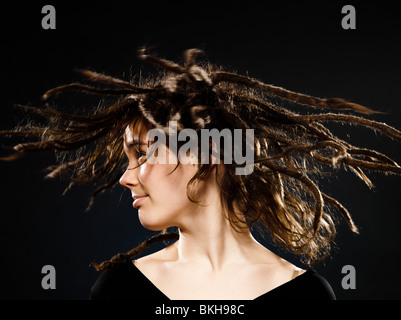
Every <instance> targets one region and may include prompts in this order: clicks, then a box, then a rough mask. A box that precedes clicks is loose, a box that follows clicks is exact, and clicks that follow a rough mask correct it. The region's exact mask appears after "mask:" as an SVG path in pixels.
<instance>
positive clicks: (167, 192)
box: [120, 126, 197, 231]
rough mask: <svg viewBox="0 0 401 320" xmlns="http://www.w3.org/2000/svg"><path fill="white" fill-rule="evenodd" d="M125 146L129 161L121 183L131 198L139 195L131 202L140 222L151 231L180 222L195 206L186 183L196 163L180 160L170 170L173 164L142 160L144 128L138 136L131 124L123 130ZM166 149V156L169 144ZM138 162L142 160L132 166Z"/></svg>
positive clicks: (146, 149) (143, 153)
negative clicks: (129, 192)
mask: <svg viewBox="0 0 401 320" xmlns="http://www.w3.org/2000/svg"><path fill="white" fill-rule="evenodd" d="M124 150H125V153H126V155H127V157H128V161H129V165H128V169H127V170H126V171H125V173H124V174H123V176H122V177H121V179H120V184H121V185H123V186H124V187H126V188H128V189H129V190H130V191H131V194H132V197H133V198H134V199H135V197H142V198H140V199H138V200H136V201H134V203H133V205H134V207H136V208H137V209H138V214H139V220H140V222H141V224H142V225H143V226H144V227H145V228H147V229H149V230H153V231H159V230H163V229H165V228H168V227H171V226H180V225H181V224H183V223H184V221H185V219H186V218H188V217H189V215H190V213H191V212H193V210H194V209H195V206H197V205H196V204H194V203H192V202H191V201H190V200H189V199H188V197H187V193H186V191H187V184H188V182H189V180H190V179H191V178H192V177H193V176H194V175H195V173H196V172H197V166H194V165H192V164H180V165H179V166H178V167H177V169H176V170H175V171H174V172H173V173H171V172H172V171H173V170H174V168H175V167H176V164H160V163H156V164H151V163H149V162H144V160H145V159H146V152H147V151H148V141H146V132H145V134H142V135H141V136H138V135H136V134H135V131H134V130H133V128H132V127H131V126H128V127H127V128H126V131H125V137H124ZM166 153H167V156H168V155H169V150H168V148H166ZM143 162H144V163H143ZM140 163H143V164H142V165H141V166H139V167H138V168H135V167H136V166H137V165H138V164H140ZM170 173H171V174H170Z"/></svg>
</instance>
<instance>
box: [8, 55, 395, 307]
mask: <svg viewBox="0 0 401 320" xmlns="http://www.w3.org/2000/svg"><path fill="white" fill-rule="evenodd" d="M200 53H201V52H200V51H199V50H197V49H190V50H187V51H186V52H185V53H184V56H183V63H182V64H176V63H174V62H172V61H168V60H165V59H162V58H158V57H155V56H153V55H150V54H148V52H147V51H146V50H145V49H141V50H139V57H140V58H141V59H143V60H144V61H146V62H149V63H151V64H153V65H155V66H157V67H158V68H159V69H161V72H160V73H157V74H155V75H151V76H148V77H142V78H140V79H136V80H135V81H134V79H132V81H123V80H120V79H116V78H113V77H110V76H107V75H104V74H100V73H96V72H93V71H88V70H80V71H79V72H80V73H81V74H82V75H83V76H84V77H85V78H86V79H88V80H89V81H91V82H94V83H95V84H97V86H93V85H91V84H84V83H72V84H67V85H63V86H60V87H57V88H54V89H51V90H49V91H48V92H46V93H45V95H44V98H45V99H50V97H52V96H55V95H58V94H61V93H63V92H67V91H71V90H73V91H78V92H82V93H88V94H93V95H98V96H100V97H102V99H103V100H102V103H100V104H98V105H97V106H96V107H95V108H94V109H93V110H89V111H88V112H87V113H86V114H78V113H74V114H72V113H63V112H61V111H59V110H57V109H56V108H53V107H51V106H50V105H47V104H46V105H45V106H44V107H43V108H33V107H28V106H25V108H26V109H30V110H32V111H33V112H35V113H36V114H39V115H40V116H42V117H43V118H44V119H45V120H46V122H45V123H42V124H33V123H31V122H28V123H27V124H26V125H21V126H19V127H17V128H15V129H14V130H11V131H2V132H1V135H2V136H22V137H29V138H37V140H36V141H30V142H23V143H20V144H18V145H16V146H15V147H14V149H15V151H16V152H15V153H13V154H11V155H10V156H8V157H5V158H3V159H4V160H13V159H16V158H18V157H20V156H22V155H25V154H29V153H36V152H45V151H55V152H56V153H57V155H58V157H57V158H58V160H59V163H57V164H55V165H53V166H51V167H49V168H48V169H49V173H48V177H51V178H53V177H56V176H64V177H68V179H69V181H70V184H69V188H70V187H71V186H73V185H75V184H96V185H97V186H98V188H97V189H96V191H95V192H94V194H93V197H92V199H91V202H90V205H91V204H92V203H93V201H95V197H96V196H97V195H98V194H99V193H101V192H103V191H105V190H106V189H108V188H111V187H113V186H115V185H117V184H118V183H119V184H121V185H122V186H123V187H125V188H127V189H128V190H129V191H130V193H131V196H132V198H133V206H134V208H135V209H137V210H138V215H139V220H140V222H141V224H142V225H143V227H144V228H146V229H149V230H152V231H160V233H159V234H157V235H156V236H154V237H152V238H151V239H148V240H146V241H144V242H143V243H142V244H141V245H140V246H138V247H136V248H134V249H132V250H131V251H129V252H127V253H120V254H117V255H116V256H114V257H112V258H111V259H110V260H108V261H104V262H102V263H99V264H98V263H93V266H94V267H95V268H96V269H97V270H99V271H102V273H101V274H100V276H99V278H98V280H97V281H96V283H95V284H94V285H93V287H92V291H91V293H90V298H91V299H153V300H154V299H161V300H166V299H167V300H168V299H171V300H265V299H266V300H269V299H300V298H303V299H335V294H334V292H333V290H332V288H331V286H330V285H329V283H328V282H327V281H326V280H325V279H324V278H323V277H322V276H320V275H319V274H318V273H317V272H316V271H314V270H313V269H312V266H313V265H314V264H315V263H318V262H320V261H322V260H324V259H325V258H326V257H327V256H329V254H330V250H331V248H332V245H333V241H334V239H335V236H336V225H337V222H338V221H340V220H345V221H346V223H347V224H348V225H349V227H350V229H351V230H352V231H353V232H355V233H358V228H357V226H356V225H355V223H354V222H353V219H352V217H351V215H350V213H349V212H348V211H347V209H346V208H345V207H344V206H343V205H342V204H341V203H340V202H339V201H338V200H336V199H335V198H333V197H332V196H329V195H328V194H326V193H324V192H323V190H321V187H320V186H319V181H320V179H321V178H322V177H324V176H325V175H327V174H334V175H335V174H336V172H337V171H338V170H341V169H345V170H348V171H349V172H352V173H354V174H355V175H356V176H357V177H358V178H360V179H361V180H362V181H364V182H365V183H366V184H367V185H368V186H372V182H371V181H370V180H369V177H368V176H367V175H366V171H378V172H382V173H385V174H397V175H399V174H401V168H400V166H399V165H398V164H397V163H396V162H395V161H394V160H393V159H391V158H389V157H388V156H386V155H384V154H382V153H380V152H378V151H376V150H371V149H366V148H361V147H358V146H354V145H352V144H351V143H349V142H347V141H345V140H343V139H340V138H339V137H337V136H336V135H335V134H334V133H333V132H332V131H331V130H329V129H328V127H327V126H325V125H324V124H325V123H326V122H340V123H348V124H352V125H357V126H363V127H366V128H369V129H372V130H376V131H378V132H380V133H382V134H384V135H386V136H388V137H390V138H392V139H395V140H398V141H401V132H400V131H398V130H396V129H395V128H393V127H391V126H388V125H386V124H384V123H381V122H377V121H373V120H370V119H367V118H366V117H364V116H361V114H368V115H369V114H374V113H376V111H374V110H371V109H369V108H367V107H364V106H361V105H358V104H356V103H352V102H348V101H345V100H343V99H340V98H329V99H323V98H317V97H313V96H309V95H306V94H301V93H296V92H292V91H289V90H286V89H283V88H280V87H275V86H272V85H269V84H265V83H263V82H261V81H259V80H256V79H253V78H251V77H249V76H243V75H239V74H236V73H233V72H228V71H225V70H224V69H223V67H220V66H214V65H212V64H211V63H208V62H202V63H198V62H197V58H198V56H199V54H200ZM294 105H296V106H298V107H301V108H305V109H306V108H309V111H310V109H312V110H313V111H314V113H297V112H295V111H291V107H292V106H294ZM172 125H173V126H174V128H175V129H176V130H175V131H172V130H171V126H172ZM213 130H214V131H213ZM152 132H153V133H154V132H155V133H158V134H159V135H158V136H157V139H155V137H154V136H152V135H151V134H150V133H152ZM205 132H208V133H211V132H214V133H215V136H217V137H223V138H224V139H221V141H216V140H214V139H212V138H210V136H206V135H205ZM247 132H251V133H252V135H251V136H250V135H247ZM205 137H206V138H205ZM250 137H251V138H250ZM162 138H163V139H162ZM223 140H224V142H223ZM227 141H228V142H227ZM243 155H249V156H251V157H250V158H251V159H246V160H249V161H250V162H251V163H249V166H248V167H247V168H244V166H246V165H247V164H248V162H246V161H245V160H244V159H243ZM155 159H157V161H155ZM238 159H242V160H243V161H238ZM164 160H166V161H164ZM247 169H248V170H247ZM170 228H176V230H177V231H168V230H171V229H170ZM255 228H257V229H258V230H261V232H264V233H266V234H267V235H268V237H269V238H271V240H272V241H273V242H274V243H275V244H276V245H277V246H278V247H280V248H282V249H285V250H288V251H290V252H292V253H293V254H295V255H297V256H299V258H300V260H301V261H302V262H303V263H304V264H305V265H306V266H310V268H306V269H302V268H299V267H298V266H295V265H294V264H292V263H290V262H288V261H286V260H285V259H283V258H282V257H279V256H278V255H277V254H275V253H273V252H272V251H270V250H268V249H267V248H265V247H264V246H263V245H261V244H260V243H259V242H258V241H257V240H256V239H255V238H254V236H253V235H252V232H253V230H254V229H255ZM159 241H170V243H169V244H168V245H167V246H166V247H165V248H164V249H162V250H159V251H157V252H155V253H152V254H149V255H145V256H143V257H141V258H136V257H137V256H138V255H139V254H140V253H141V252H142V251H143V250H145V249H146V248H147V247H149V246H150V245H152V244H153V243H155V242H159ZM138 286H139V287H140V288H141V292H140V293H139V295H138V291H136V290H135V289H134V288H138Z"/></svg>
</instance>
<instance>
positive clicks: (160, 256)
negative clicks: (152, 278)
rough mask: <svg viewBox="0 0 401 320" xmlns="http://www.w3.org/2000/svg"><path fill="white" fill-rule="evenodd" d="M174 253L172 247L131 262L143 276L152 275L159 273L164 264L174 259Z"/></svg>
mask: <svg viewBox="0 0 401 320" xmlns="http://www.w3.org/2000/svg"><path fill="white" fill-rule="evenodd" d="M174 256H175V252H174V250H173V248H172V246H168V247H166V248H164V249H161V250H159V251H156V252H154V253H151V254H148V255H146V256H143V257H141V258H139V259H136V260H133V263H134V265H135V266H136V267H137V268H138V269H139V270H140V271H141V272H142V273H144V274H145V275H152V274H156V273H159V272H160V269H161V267H162V265H163V264H164V263H165V262H169V261H172V260H173V259H174Z"/></svg>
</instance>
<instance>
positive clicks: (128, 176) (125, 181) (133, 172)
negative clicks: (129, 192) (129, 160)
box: [120, 168, 138, 189]
mask: <svg viewBox="0 0 401 320" xmlns="http://www.w3.org/2000/svg"><path fill="white" fill-rule="evenodd" d="M120 184H121V185H122V186H123V187H126V188H128V189H130V188H132V187H134V186H136V185H138V168H136V169H127V170H125V172H124V174H123V175H122V176H121V178H120Z"/></svg>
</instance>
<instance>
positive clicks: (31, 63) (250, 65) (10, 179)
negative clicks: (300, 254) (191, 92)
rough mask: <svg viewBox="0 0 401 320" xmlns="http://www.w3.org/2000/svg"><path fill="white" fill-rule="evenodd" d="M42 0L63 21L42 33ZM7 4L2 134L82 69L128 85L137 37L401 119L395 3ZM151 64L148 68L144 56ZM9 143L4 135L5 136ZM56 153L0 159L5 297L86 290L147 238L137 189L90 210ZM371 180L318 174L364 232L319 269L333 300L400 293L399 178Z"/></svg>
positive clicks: (353, 135)
mask: <svg viewBox="0 0 401 320" xmlns="http://www.w3.org/2000/svg"><path fill="white" fill-rule="evenodd" d="M46 4H52V5H53V6H54V7H55V9H56V29H55V30H44V29H42V26H41V20H42V18H43V17H44V14H42V13H41V9H42V7H43V6H44V5H46ZM348 4H352V5H353V6H354V7H355V9H356V29H350V30H345V29H343V28H342V25H341V21H342V19H343V17H344V15H345V14H342V13H341V9H342V8H343V6H345V5H348ZM1 12H2V19H1V29H0V30H1V38H0V51H1V59H0V61H1V62H0V63H1V71H0V77H1V98H2V99H1V108H0V117H1V118H0V123H1V129H10V128H12V127H13V126H14V125H16V124H18V123H19V122H20V121H21V120H22V119H23V118H24V117H25V116H26V113H25V112H23V111H21V110H19V109H15V108H14V107H13V105H14V104H28V105H38V106H40V105H42V104H43V103H44V102H43V101H42V100H41V95H42V94H43V93H44V92H45V91H46V90H48V89H50V88H53V87H55V86H57V85H61V84H65V83H69V82H72V81H78V80H79V79H80V78H79V76H78V75H77V74H75V73H74V72H73V69H74V68H89V69H91V70H94V71H97V72H104V73H107V74H109V75H112V76H115V77H121V78H123V79H125V80H128V79H129V76H130V74H135V73H137V72H139V70H140V68H141V66H143V64H142V63H141V62H140V61H138V59H137V56H136V51H137V49H138V47H140V46H143V45H152V46H154V48H155V52H156V53H157V54H158V55H159V56H161V57H165V58H168V59H173V60H176V61H177V60H179V59H180V58H181V53H182V52H183V51H184V50H185V49H188V48H193V47H197V48H200V49H203V50H204V51H205V52H206V54H207V57H208V58H209V59H210V60H211V61H212V62H215V63H221V64H223V65H225V66H227V68H228V69H229V70H235V71H237V72H239V73H241V74H244V73H246V72H248V73H249V75H251V76H253V77H255V78H258V79H260V80H262V81H264V82H266V83H271V84H273V85H276V86H281V87H284V88H287V89H289V90H293V91H298V92H303V93H306V94H311V95H315V96H320V97H342V98H345V99H348V100H351V101H354V102H356V103H359V104H362V105H366V106H368V107H371V108H373V109H376V110H379V111H383V112H386V113H387V114H383V115H375V116H370V118H371V119H374V120H378V121H382V122H386V123H388V124H390V125H393V126H395V127H397V128H401V121H400V120H401V102H400V99H399V92H400V84H401V81H400V74H401V62H400V57H401V41H400V40H401V39H400V35H401V33H400V32H401V26H400V20H399V18H398V14H397V12H398V10H397V9H396V4H395V2H389V1H385V2H374V3H373V2H366V1H325V2H323V1H294V2H289V1H257V2H249V1H246V2H242V3H232V2H227V3H226V4H223V3H218V2H217V1H216V2H215V3H212V2H203V1H202V2H194V3H193V4H191V3H189V2H172V1H165V2H163V3H158V2H157V3H154V2H149V1H141V2H138V1H130V2H124V3H123V2H116V1H110V2H107V1H103V2H102V1H101V2H96V3H93V5H89V3H85V4H83V3H82V1H81V2H76V1H69V2H63V3H59V2H49V3H47V2H41V1H31V2H30V3H29V4H27V2H14V3H13V4H2V7H1ZM143 70H144V71H153V70H154V69H153V67H149V66H147V65H145V66H144V68H143ZM56 102H57V103H60V105H62V106H64V107H65V108H71V110H78V109H80V108H85V107H87V106H88V104H90V103H97V100H93V99H90V98H89V97H87V96H83V95H74V94H67V95H66V96H65V97H64V96H62V97H60V98H59V99H57V100H56ZM301 109H302V108H301ZM302 110H305V111H306V109H302ZM310 111H313V110H310ZM331 128H333V130H335V133H337V134H338V135H339V136H340V137H343V138H347V137H348V138H349V139H350V141H351V143H354V144H356V145H360V146H362V147H367V148H375V149H377V150H378V151H380V152H383V153H385V154H388V155H389V156H390V157H392V158H394V159H395V160H396V161H398V162H401V154H400V150H401V149H400V144H399V143H398V142H396V141H391V140H390V139H388V138H387V137H385V136H383V135H381V134H380V133H377V134H375V133H372V132H371V131H370V130H368V129H364V128H355V127H351V126H348V125H338V126H332V127H331ZM11 142H13V140H5V139H2V141H1V145H2V146H5V145H10V144H11ZM4 154H5V151H2V155H4ZM53 160H54V157H53V156H52V155H51V154H46V155H34V156H30V157H25V158H23V159H21V160H18V161H15V162H12V163H4V162H0V172H1V182H0V183H1V193H0V194H1V209H0V210H1V215H0V256H1V263H0V272H1V273H0V274H1V275H2V280H1V286H0V298H1V299H87V298H88V296H89V292H90V288H91V286H92V285H93V283H94V281H95V280H96V278H97V277H98V276H99V273H97V272H96V271H95V270H94V269H92V268H91V267H90V266H89V264H90V263H91V262H92V261H97V262H100V261H103V260H105V259H108V258H110V257H111V256H113V255H114V254H116V253H118V252H125V251H128V250H129V249H131V248H132V247H134V246H136V245H137V244H139V243H140V242H141V241H143V240H145V239H147V238H148V237H149V236H150V235H152V234H153V233H151V232H149V231H146V230H145V229H144V228H143V227H142V226H141V225H140V223H139V221H138V218H137V214H136V211H135V210H134V209H133V208H132V204H131V203H132V200H131V198H130V195H129V193H128V192H124V191H123V189H122V187H120V186H117V187H116V188H115V189H113V190H112V191H110V192H108V193H106V194H103V195H101V196H100V197H99V198H98V200H97V202H96V203H95V205H94V207H93V208H92V210H91V211H89V212H85V208H86V206H87V204H88V200H89V196H90V194H91V192H92V191H93V190H94V189H93V188H92V187H90V186H83V187H80V186H76V187H74V188H73V189H72V190H71V191H70V192H68V193H67V194H66V195H65V196H63V195H62V193H63V191H64V188H65V187H66V186H67V182H66V181H60V180H44V172H43V171H42V169H44V168H45V167H46V166H47V165H49V164H51V163H52V161H53ZM368 176H369V177H370V178H371V180H372V181H373V182H374V183H375V185H376V188H375V190H373V191H370V190H369V189H368V187H367V186H365V185H364V184H363V183H362V182H361V181H360V180H359V179H357V178H356V177H355V176H354V175H353V174H352V173H350V172H347V173H346V174H344V173H343V172H339V173H338V175H337V176H336V177H334V178H331V179H328V180H326V181H324V182H323V183H322V185H321V186H322V189H323V190H324V191H326V192H327V193H328V194H330V195H332V196H335V197H337V198H338V199H339V200H340V201H341V202H342V203H343V204H344V205H345V206H346V207H347V208H348V209H349V210H350V212H351V214H352V215H353V217H354V219H355V222H356V223H357V225H358V226H359V227H360V230H361V234H360V235H359V236H356V235H354V234H352V233H351V231H349V230H348V228H347V226H346V225H345V223H342V224H341V225H340V227H339V230H338V236H337V239H336V243H337V249H336V250H335V251H334V252H333V255H332V257H331V258H329V259H328V260H326V261H325V262H324V263H323V264H320V265H318V266H317V267H316V269H317V270H318V271H319V272H320V273H321V274H322V275H323V276H324V277H326V278H327V279H328V281H329V282H330V284H331V285H332V287H333V289H334V291H335V293H336V296H337V298H338V299H399V298H401V293H400V291H399V287H400V285H401V280H400V278H399V276H398V275H399V262H400V260H401V253H400V250H399V248H400V243H401V240H400V231H399V226H400V224H401V217H400V209H399V205H398V201H399V200H400V198H401V191H400V187H399V186H400V183H401V177H396V176H383V175H380V174H375V173H370V174H369V175H368ZM156 248H157V246H156V247H155V248H154V249H156ZM288 259H293V258H292V257H290V256H289V257H288ZM293 261H296V260H293ZM45 265H52V266H54V267H55V270H56V289H49V290H44V289H43V288H42V286H41V281H42V278H43V277H44V274H42V273H41V270H42V267H43V266H45ZM345 265H351V266H353V267H354V268H355V271H356V288H355V289H348V290H346V289H344V288H343V287H342V285H341V281H342V279H343V277H344V276H345V274H342V272H341V271H342V268H343V266H345Z"/></svg>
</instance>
